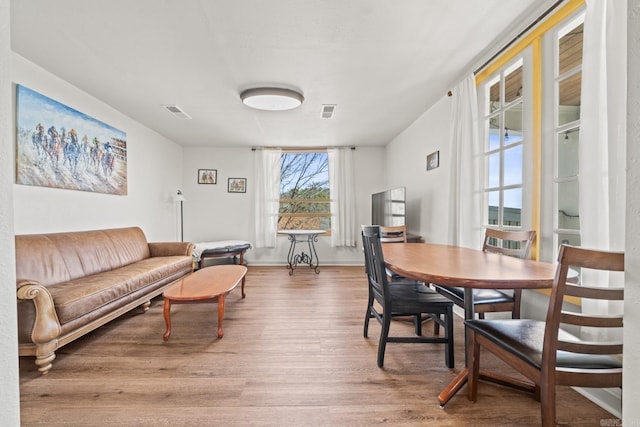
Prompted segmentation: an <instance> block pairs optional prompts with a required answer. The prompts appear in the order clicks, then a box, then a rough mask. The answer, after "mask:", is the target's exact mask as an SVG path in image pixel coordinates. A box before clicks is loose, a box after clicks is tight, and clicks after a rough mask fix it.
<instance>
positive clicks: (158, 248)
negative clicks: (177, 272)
mask: <svg viewBox="0 0 640 427" xmlns="http://www.w3.org/2000/svg"><path fill="white" fill-rule="evenodd" d="M193 248H194V245H193V243H191V242H153V243H149V252H150V253H151V256H152V257H157V256H175V255H185V256H191V252H193Z"/></svg>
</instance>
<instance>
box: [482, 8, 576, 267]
mask: <svg viewBox="0 0 640 427" xmlns="http://www.w3.org/2000/svg"><path fill="white" fill-rule="evenodd" d="M583 16H584V1H583V0H570V1H568V2H566V3H565V4H563V5H561V6H559V7H558V8H557V9H556V10H555V11H554V12H553V13H552V14H550V15H549V16H548V17H547V18H545V19H544V20H543V21H541V22H540V23H539V24H538V25H537V26H536V27H535V28H533V29H531V30H530V31H529V32H528V33H526V34H525V35H523V36H522V37H521V38H520V39H518V40H517V41H516V42H514V44H513V45H512V46H510V48H509V49H507V50H505V52H504V54H503V55H501V56H499V57H497V58H496V59H495V60H494V61H493V62H492V63H490V64H489V65H487V66H486V67H485V68H483V69H482V70H480V71H479V72H478V73H477V74H476V84H477V85H478V92H477V93H478V101H479V103H478V106H479V109H478V111H479V118H480V122H481V126H484V128H483V132H484V133H483V135H484V139H483V142H484V143H485V148H484V157H485V159H484V160H485V177H486V178H485V184H484V195H485V205H484V209H485V211H484V217H485V225H487V226H491V227H495V228H501V229H511V228H516V229H517V228H522V229H533V230H536V231H537V239H536V242H534V244H533V245H532V251H531V252H532V256H533V257H534V258H536V259H541V260H545V261H553V260H554V259H556V256H557V248H558V246H559V245H560V244H561V243H563V242H569V243H571V244H575V245H579V244H580V229H579V228H580V226H579V216H578V175H577V172H578V152H579V151H578V150H579V147H578V141H579V134H580V104H581V94H580V90H581V80H582V23H583V22H584V18H583ZM512 140H513V142H512Z"/></svg>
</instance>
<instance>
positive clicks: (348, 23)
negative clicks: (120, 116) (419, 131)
mask: <svg viewBox="0 0 640 427" xmlns="http://www.w3.org/2000/svg"><path fill="white" fill-rule="evenodd" d="M549 3H550V1H549V0H482V1H479V0H402V1H388V0H181V1H178V0H103V1H99V0H91V1H87V0H56V1H51V0H12V1H11V46H12V50H13V51H14V52H16V53H18V54H19V55H21V56H23V57H25V58H26V59H28V60H30V61H31V62H34V63H35V64H37V65H39V66H41V67H43V68H45V69H47V70H48V71H50V72H52V73H53V74H55V75H57V76H59V77H61V78H62V79H64V80H66V81H68V82H69V83H71V84H73V85H74V86H76V87H78V88H80V89H82V90H84V91H85V92H87V93H89V94H91V95H93V96H95V97H96V98H98V99H100V100H102V101H104V102H105V103H107V104H109V105H111V106H112V107H114V108H116V109H117V110H119V111H121V112H122V113H124V114H126V115H127V116H129V117H131V118H133V119H135V120H137V121H139V122H141V123H143V124H144V125H146V126H147V127H149V128H151V129H153V130H155V131H157V132H158V133H160V134H162V135H164V136H166V137H167V138H169V139H171V140H173V141H175V142H176V143H178V144H180V145H183V146H227V147H229V146H282V147H290V146H326V145H331V146H333V145H335V146H342V145H356V146H367V145H368V146H372V145H384V144H386V143H388V142H389V141H390V140H391V139H392V138H393V137H395V136H396V135H398V134H399V133H400V132H401V131H402V130H403V129H405V128H406V127H407V126H409V125H410V124H411V123H412V122H413V121H414V120H416V119H417V118H418V117H419V116H420V115H421V114H422V113H423V112H424V111H426V110H427V109H428V108H429V107H430V106H431V105H433V103H434V102H436V101H437V100H439V99H441V98H442V96H444V94H446V92H447V91H448V90H449V89H451V86H453V85H454V84H455V83H457V82H458V81H459V80H461V79H462V78H463V77H464V75H466V74H467V73H469V72H471V71H473V69H474V67H476V66H478V65H479V64H480V63H481V62H482V61H483V60H484V59H486V58H487V57H488V56H489V54H491V53H493V52H495V51H496V50H497V49H498V48H499V47H500V46H499V45H498V44H496V41H504V40H505V39H506V38H507V37H511V36H513V35H514V34H515V33H517V31H518V30H519V29H521V28H522V27H523V26H524V24H526V23H528V22H530V21H531V20H532V18H534V17H535V16H537V15H538V14H539V13H541V12H542V11H543V10H544V9H545V8H546V7H548V5H549ZM527 17H528V18H527ZM514 22H515V23H517V24H516V25H515V26H514V24H513V23H514ZM263 85H266V86H282V87H287V88H292V89H296V90H299V91H301V92H302V93H303V94H304V97H305V101H304V104H303V105H302V106H301V107H300V108H298V109H295V110H291V111H285V112H263V111H256V110H252V109H250V108H248V107H246V106H244V105H243V104H242V103H241V101H240V98H239V93H240V92H241V91H243V90H244V89H247V88H250V87H254V86H263ZM44 95H46V93H44ZM163 104H175V105H178V106H179V107H180V108H182V109H183V110H184V111H185V112H186V113H187V114H188V115H190V116H191V117H192V118H193V119H192V120H181V119H178V118H175V117H174V116H172V115H171V114H170V113H168V112H167V111H166V110H165V109H163V108H162V107H161V106H162V105H163ZM322 104H337V108H336V110H335V115H334V117H333V118H332V119H322V118H320V111H321V108H322ZM71 107H74V106H73V105H71ZM96 118H98V119H100V118H99V117H96ZM123 130H124V131H125V132H126V129H123Z"/></svg>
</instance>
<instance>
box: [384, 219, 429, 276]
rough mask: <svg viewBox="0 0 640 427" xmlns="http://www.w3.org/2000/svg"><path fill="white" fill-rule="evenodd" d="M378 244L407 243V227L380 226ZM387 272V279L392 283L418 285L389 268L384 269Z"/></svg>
mask: <svg viewBox="0 0 640 427" xmlns="http://www.w3.org/2000/svg"><path fill="white" fill-rule="evenodd" d="M380 242H381V243H407V226H406V225H394V226H388V227H385V226H382V225H381V226H380ZM385 271H386V272H387V279H389V280H391V281H392V282H407V283H416V284H417V283H420V282H417V281H415V280H411V279H407V278H406V277H404V276H402V275H401V274H398V273H396V272H395V271H392V270H391V269H389V268H385Z"/></svg>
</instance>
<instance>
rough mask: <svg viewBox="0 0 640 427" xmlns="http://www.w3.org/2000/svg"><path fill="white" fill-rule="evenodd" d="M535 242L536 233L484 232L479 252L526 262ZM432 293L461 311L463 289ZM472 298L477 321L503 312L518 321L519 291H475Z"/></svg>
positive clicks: (437, 286)
mask: <svg viewBox="0 0 640 427" xmlns="http://www.w3.org/2000/svg"><path fill="white" fill-rule="evenodd" d="M535 238H536V232H535V230H527V231H517V230H513V231H512V230H496V229H493V228H487V229H486V231H485V235H484V242H483V244H482V250H483V251H484V252H491V253H497V254H501V255H507V256H513V257H516V258H523V259H526V258H529V253H530V251H531V244H532V243H533V241H534V239H535ZM435 289H436V290H437V291H438V292H439V293H440V294H442V295H444V296H446V297H447V298H449V299H451V300H452V301H453V302H455V303H456V305H458V306H460V307H464V289H463V288H459V287H452V286H441V285H436V286H435ZM473 296H474V308H475V312H476V313H478V317H479V318H480V319H484V313H490V312H502V311H508V312H511V318H512V319H519V318H520V305H521V301H522V290H521V289H514V290H509V289H500V290H498V289H474V290H473Z"/></svg>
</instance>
